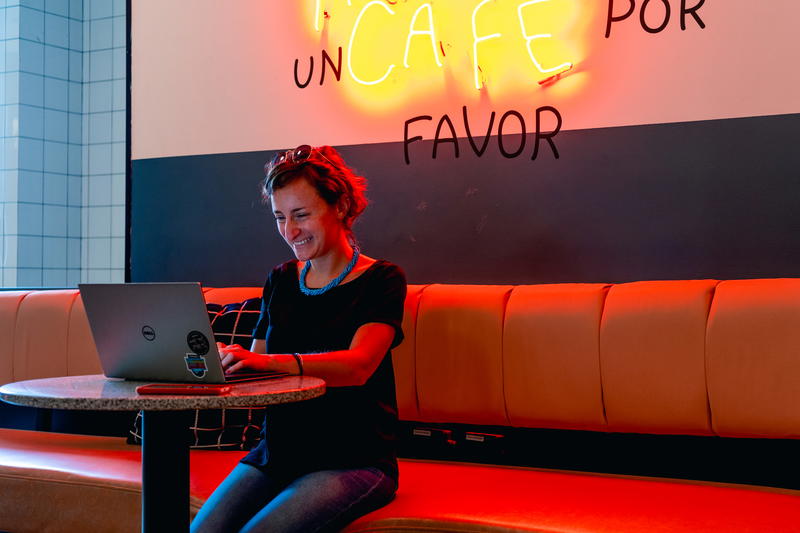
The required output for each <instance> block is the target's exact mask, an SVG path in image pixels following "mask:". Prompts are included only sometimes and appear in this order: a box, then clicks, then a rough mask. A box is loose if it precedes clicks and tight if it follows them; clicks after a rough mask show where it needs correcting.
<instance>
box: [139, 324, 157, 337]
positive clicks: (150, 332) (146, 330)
mask: <svg viewBox="0 0 800 533" xmlns="http://www.w3.org/2000/svg"><path fill="white" fill-rule="evenodd" d="M142 337H144V338H145V339H146V340H148V341H151V340H153V339H155V338H156V331H155V330H154V329H153V328H151V327H150V326H144V327H143V328H142Z"/></svg>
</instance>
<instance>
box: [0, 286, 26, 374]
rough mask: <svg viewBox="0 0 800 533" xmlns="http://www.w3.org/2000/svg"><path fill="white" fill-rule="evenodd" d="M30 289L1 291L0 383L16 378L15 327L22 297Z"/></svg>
mask: <svg viewBox="0 0 800 533" xmlns="http://www.w3.org/2000/svg"><path fill="white" fill-rule="evenodd" d="M29 292H30V291H0V385H4V384H6V383H11V382H12V381H15V379H14V329H15V328H16V327H17V312H18V309H19V305H20V303H22V299H23V298H25V296H26V295H27V294H28V293H29Z"/></svg>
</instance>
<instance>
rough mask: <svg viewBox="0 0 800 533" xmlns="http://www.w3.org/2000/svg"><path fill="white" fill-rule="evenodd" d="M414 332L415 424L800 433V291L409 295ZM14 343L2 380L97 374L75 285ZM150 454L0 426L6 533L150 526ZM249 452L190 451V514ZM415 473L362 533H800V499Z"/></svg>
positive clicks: (13, 302)
mask: <svg viewBox="0 0 800 533" xmlns="http://www.w3.org/2000/svg"><path fill="white" fill-rule="evenodd" d="M257 294H258V289H253V288H244V289H212V290H209V291H208V292H207V293H206V297H207V300H208V301H215V302H218V303H224V302H229V301H235V300H238V299H243V298H245V297H251V296H253V295H257ZM42 328H47V331H49V332H51V335H49V336H48V337H47V338H42V336H41V335H38V336H37V332H38V331H40V330H41V329H42ZM404 330H405V332H406V341H405V342H404V343H403V344H402V345H401V346H400V347H398V349H397V350H396V351H395V353H394V365H395V373H396V378H397V398H398V407H399V410H400V416H401V419H403V420H414V421H420V422H425V423H462V424H485V425H493V426H511V427H523V428H556V429H580V430H592V431H603V432H631V433H652V434H674V435H705V436H725V437H750V438H763V439H767V438H791V439H796V438H798V436H799V435H800V401H798V400H800V387H798V384H800V363H798V362H799V361H800V359H798V357H797V348H796V347H797V346H799V345H800V279H768V280H734V281H722V282H719V281H715V280H695V281H652V282H638V283H626V284H618V285H605V284H557V285H532V286H514V287H512V286H456V285H430V286H412V287H410V288H409V296H408V299H407V302H406V318H405V320H404ZM9 332H10V335H11V336H10V337H9V336H7V335H8V334H9ZM0 333H2V335H0V372H5V374H0V376H3V379H4V380H5V381H12V380H14V381H16V380H20V379H31V378H35V377H48V376H51V375H68V374H70V373H78V374H79V373H94V372H97V371H99V369H97V368H96V359H94V360H90V359H91V358H92V357H95V358H96V354H94V353H93V347H92V346H91V340H90V337H87V336H86V335H87V333H88V328H87V327H86V325H85V316H84V315H82V306H81V305H80V299H79V298H78V297H77V295H76V294H75V293H74V291H53V292H46V291H39V292H32V293H0ZM87 342H88V344H87ZM59 347H60V348H59ZM9 358H10V359H9ZM9 360H10V361H11V362H12V364H10V365H9V364H7V362H8V361H9ZM92 364H94V365H95V367H94V368H92V367H91V365H92ZM78 369H79V370H78ZM48 372H49V373H48ZM137 454H138V449H137V448H135V447H130V446H128V445H125V444H124V443H122V442H121V440H120V439H114V438H108V437H88V436H74V435H61V434H52V433H38V432H26V431H19V430H2V431H0V493H2V494H3V497H2V498H0V530H9V531H75V530H78V529H80V530H86V529H96V530H98V531H104V530H106V531H128V530H131V531H133V530H136V529H137V528H138V501H139V500H138V498H139V493H138V491H139V487H140V485H139V480H138V468H139V457H138V455H137ZM240 455H241V452H209V451H193V453H192V486H191V493H192V508H193V509H195V510H196V509H197V508H198V506H199V505H200V504H201V502H202V501H203V500H204V499H205V498H206V497H207V496H208V494H210V491H211V490H213V487H214V486H216V484H217V483H218V482H219V480H220V479H222V477H224V475H225V473H226V472H227V471H228V470H229V469H230V467H231V466H232V465H233V464H234V463H235V462H236V460H237V459H238V457H239V456H240ZM400 472H401V474H400V475H401V483H400V490H399V492H398V495H397V498H396V499H395V501H394V502H392V503H391V504H390V505H388V506H387V507H385V508H383V509H380V510H378V511H376V512H374V513H371V514H370V515H367V516H366V517H363V518H361V519H359V520H357V521H356V522H355V523H353V524H352V525H351V526H350V527H348V529H347V530H348V531H353V532H355V531H359V532H361V531H401V530H402V531H409V530H417V531H419V530H422V531H615V532H618V531H671V532H675V531H687V532H688V531H692V532H696V531H764V532H778V531H787V532H788V531H797V530H798V528H799V527H800V526H798V524H800V491H790V490H780V489H768V488H763V487H749V486H742V485H723V484H718V483H704V482H690V481H676V480H665V479H655V478H633V477H625V476H615V475H603V474H590V473H576V472H563V471H562V472H559V471H548V470H541V469H531V468H517V467H500V466H486V465H474V464H459V463H452V462H441V461H413V460H403V461H401V466H400Z"/></svg>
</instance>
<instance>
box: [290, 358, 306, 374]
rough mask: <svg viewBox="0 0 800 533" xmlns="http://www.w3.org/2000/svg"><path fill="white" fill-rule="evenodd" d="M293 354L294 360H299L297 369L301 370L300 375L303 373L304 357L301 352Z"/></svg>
mask: <svg viewBox="0 0 800 533" xmlns="http://www.w3.org/2000/svg"><path fill="white" fill-rule="evenodd" d="M292 356H293V357H294V360H295V361H297V370H299V374H298V375H299V376H302V375H303V358H302V357H300V354H299V353H293V354H292Z"/></svg>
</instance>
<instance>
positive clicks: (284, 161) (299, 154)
mask: <svg viewBox="0 0 800 533" xmlns="http://www.w3.org/2000/svg"><path fill="white" fill-rule="evenodd" d="M312 154H317V155H319V156H320V157H321V158H322V159H324V160H325V161H327V162H328V163H329V164H330V165H331V166H333V167H336V165H334V164H333V163H332V162H331V160H330V159H328V158H327V157H325V156H324V155H323V154H322V152H320V151H319V150H317V149H316V148H313V147H312V146H309V145H307V144H301V145H300V146H298V147H297V148H295V149H294V150H286V151H285V152H279V153H278V154H276V155H275V157H273V158H272V160H271V161H270V162H269V163H267V164H266V165H264V174H266V175H267V176H270V175H277V174H282V173H283V172H287V171H289V170H293V169H295V168H298V167H300V166H301V165H302V164H304V163H306V162H308V160H309V159H312Z"/></svg>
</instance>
